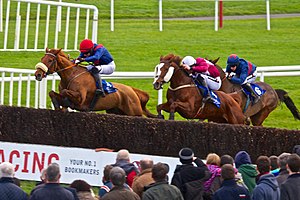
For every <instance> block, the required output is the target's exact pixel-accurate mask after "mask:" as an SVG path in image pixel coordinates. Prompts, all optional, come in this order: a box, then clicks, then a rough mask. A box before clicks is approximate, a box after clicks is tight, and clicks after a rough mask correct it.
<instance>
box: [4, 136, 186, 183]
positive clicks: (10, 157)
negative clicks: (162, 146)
mask: <svg viewBox="0 0 300 200" xmlns="http://www.w3.org/2000/svg"><path fill="white" fill-rule="evenodd" d="M116 154H117V152H96V151H95V150H94V149H83V148H70V147H57V146H48V145H35V144H20V143H9V142H1V141H0V163H1V162H5V161H6V162H10V163H12V164H14V165H15V172H16V175H15V176H16V177H17V178H19V179H21V180H34V181H40V175H41V170H42V169H44V168H46V167H47V166H48V165H49V164H50V163H53V162H55V163H58V164H59V165H60V170H61V183H68V184H69V183H72V182H73V181H74V180H76V179H83V180H85V181H87V182H88V183H89V184H90V185H93V186H100V185H102V176H103V169H104V167H105V166H106V165H108V164H113V163H115V161H116ZM146 157H147V158H151V159H153V161H154V163H157V162H164V163H167V164H169V166H170V172H169V174H168V175H169V178H170V179H171V178H172V176H173V173H174V170H175V167H176V165H177V164H180V162H179V159H178V158H174V157H163V156H151V155H143V154H130V161H131V162H134V161H140V160H141V159H143V158H146Z"/></svg>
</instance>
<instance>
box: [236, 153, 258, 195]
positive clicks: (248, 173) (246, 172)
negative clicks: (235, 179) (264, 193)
mask: <svg viewBox="0 0 300 200" xmlns="http://www.w3.org/2000/svg"><path fill="white" fill-rule="evenodd" d="M234 162H235V167H236V168H237V169H238V171H239V173H241V174H242V177H243V181H244V183H245V185H246V186H247V188H248V190H249V192H250V194H252V191H253V189H254V187H255V185H256V182H255V178H256V176H257V171H256V168H255V166H254V165H253V164H252V162H251V158H250V156H249V154H248V153H247V152H246V151H239V152H238V153H237V154H236V155H235V158H234Z"/></svg>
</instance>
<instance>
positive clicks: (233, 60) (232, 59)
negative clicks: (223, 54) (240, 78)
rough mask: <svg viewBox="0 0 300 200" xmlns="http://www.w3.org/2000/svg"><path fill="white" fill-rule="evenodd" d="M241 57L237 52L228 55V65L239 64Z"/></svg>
mask: <svg viewBox="0 0 300 200" xmlns="http://www.w3.org/2000/svg"><path fill="white" fill-rule="evenodd" d="M239 61H240V58H239V57H238V56H237V55H236V54H231V55H230V56H228V59H227V65H229V66H238V64H239Z"/></svg>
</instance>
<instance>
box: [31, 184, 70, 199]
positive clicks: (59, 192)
mask: <svg viewBox="0 0 300 200" xmlns="http://www.w3.org/2000/svg"><path fill="white" fill-rule="evenodd" d="M53 199H55V200H75V198H74V196H73V194H72V192H70V191H69V190H67V189H66V188H64V187H62V186H60V185H59V184H58V183H46V184H43V185H40V186H38V187H36V188H35V189H34V191H33V192H32V194H31V196H30V200H53Z"/></svg>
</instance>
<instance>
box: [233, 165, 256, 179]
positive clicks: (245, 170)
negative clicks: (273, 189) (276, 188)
mask: <svg viewBox="0 0 300 200" xmlns="http://www.w3.org/2000/svg"><path fill="white" fill-rule="evenodd" d="M238 171H239V172H240V173H241V174H244V175H246V176H248V177H253V178H255V177H256V176H257V175H258V173H257V171H256V169H255V166H254V165H252V164H243V165H241V166H240V167H239V169H238Z"/></svg>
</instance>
